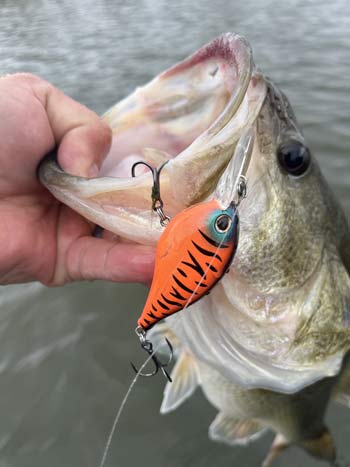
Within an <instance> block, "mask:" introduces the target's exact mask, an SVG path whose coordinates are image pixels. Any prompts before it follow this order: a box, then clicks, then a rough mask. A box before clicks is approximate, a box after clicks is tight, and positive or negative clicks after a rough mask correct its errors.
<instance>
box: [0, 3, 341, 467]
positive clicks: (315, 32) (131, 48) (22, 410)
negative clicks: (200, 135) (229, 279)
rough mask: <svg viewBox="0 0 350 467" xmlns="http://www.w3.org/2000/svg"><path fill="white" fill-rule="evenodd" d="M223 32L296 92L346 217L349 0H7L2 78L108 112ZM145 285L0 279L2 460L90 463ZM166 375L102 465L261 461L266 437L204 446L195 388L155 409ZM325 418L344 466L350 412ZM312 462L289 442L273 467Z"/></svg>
mask: <svg viewBox="0 0 350 467" xmlns="http://www.w3.org/2000/svg"><path fill="white" fill-rule="evenodd" d="M224 31H235V32H239V33H242V34H244V35H246V36H247V38H248V39H249V41H250V43H251V44H252V47H253V50H254V56H255V61H256V63H258V64H259V66H260V67H261V68H262V69H263V70H264V72H265V73H267V74H268V75H270V76H271V77H273V79H274V81H275V82H277V83H278V84H279V85H280V87H281V88H282V89H283V90H284V91H285V93H286V94H287V95H288V97H289V98H290V100H291V103H292V105H293V108H294V110H295V112H296V114H297V116H298V118H299V122H300V124H301V126H302V127H303V129H304V131H305V134H306V137H307V139H308V141H309V143H310V146H311V148H312V149H313V151H314V152H315V154H316V155H317V157H318V159H319V161H320V164H321V167H322V169H323V171H324V173H325V175H326V178H327V179H328V181H329V182H330V184H331V185H332V187H333V188H334V190H335V192H336V194H337V196H338V197H339V199H340V200H341V202H342V203H343V205H344V207H345V209H346V212H347V214H348V215H349V214H350V185H349V182H348V178H349V173H350V160H349V154H348V152H349V147H350V142H349V120H350V118H349V117H350V112H349V109H350V92H349V91H350V89H349V79H348V77H349V72H348V67H349V49H350V38H349V31H350V6H349V3H348V0H335V1H333V2H329V1H328V0H327V1H326V0H319V1H316V0H315V1H307V0H304V1H302V0H299V1H298V0H295V1H285V2H281V1H279V0H266V1H264V2H259V1H258V0H245V1H244V2H241V1H238V0H233V1H230V2H227V1H224V0H216V1H215V2H210V1H208V0H204V1H202V2H194V3H193V4H192V3H190V2H187V1H185V0H179V1H177V2H168V1H166V0H157V1H156V0H138V1H134V2H130V1H129V2H128V1H125V0H124V1H119V0H117V1H113V0H94V1H92V0H85V1H84V2H83V1H79V0H70V1H68V0H60V1H59V2H58V1H55V0H16V1H14V0H2V1H1V3H0V63H1V72H2V73H12V72H15V71H30V72H33V73H36V74H39V75H41V76H43V77H45V78H46V79H48V80H49V81H51V82H52V83H54V84H55V85H56V86H58V87H60V88H61V89H62V90H64V91H65V92H66V93H67V94H69V95H71V96H72V97H74V98H75V99H77V100H79V101H81V102H83V103H84V104H86V105H87V106H89V107H91V108H92V109H94V110H96V111H97V112H103V111H104V110H106V109H107V108H108V107H109V106H111V105H112V104H113V103H114V102H116V101H118V100H119V99H120V98H121V97H123V96H125V95H126V94H127V93H129V92H130V91H131V90H132V89H133V88H134V87H135V86H137V85H140V84H143V83H144V82H146V81H147V80H149V79H150V78H152V77H153V76H154V75H155V74H157V73H158V72H159V71H161V70H162V69H164V68H165V67H167V66H169V65H171V64H173V63H174V62H175V61H177V60H180V59H181V58H183V57H185V56H186V55H187V54H189V53H190V52H192V51H194V50H195V49H197V48H198V47H199V46H201V45H202V44H204V43H205V42H207V41H209V40H210V39H212V38H213V37H215V36H217V35H219V34H220V33H222V32H224ZM145 295H146V289H144V288H143V287H141V286H137V287H136V286H118V285H114V284H107V283H102V282H100V283H99V282H95V283H85V284H74V285H70V286H67V287H64V288H59V289H55V290H48V289H44V288H42V287H41V286H37V285H25V286H23V287H5V288H3V290H2V293H1V298H0V305H1V315H0V414H1V418H0V467H47V466H50V467H56V466H57V467H61V466H62V465H65V466H66V467H77V466H84V467H95V466H97V465H98V462H99V460H100V456H101V454H102V450H103V447H104V443H105V441H106V439H107V436H108V431H109V429H110V426H111V424H112V422H113V416H114V413H115V411H116V409H117V408H118V404H119V403H120V401H121V399H122V397H123V395H124V393H125V391H126V390H127V387H128V385H129V383H130V382H131V380H132V378H133V374H132V370H131V369H130V367H129V360H133V361H135V362H140V359H141V358H142V354H141V351H140V350H139V348H138V345H137V344H136V339H135V336H134V335H133V332H132V329H133V328H134V323H135V320H136V318H137V317H138V314H139V311H140V310H141V308H142V304H143V301H144V298H145ZM162 385H163V382H162V381H161V378H154V379H152V380H147V381H145V380H143V381H142V382H141V381H140V382H139V383H138V385H137V387H136V389H135V391H134V393H133V394H132V396H131V398H130V400H129V402H128V403H127V406H126V409H125V412H124V413H123V415H122V417H121V422H120V427H119V432H118V434H117V437H116V438H115V440H114V442H113V443H112V448H111V451H110V454H109V457H108V460H107V464H106V465H107V466H109V467H111V466H118V467H124V466H126V467H136V466H138V465H140V464H142V465H143V466H145V467H147V466H153V467H164V466H167V467H179V466H181V467H188V466H191V467H206V466H208V467H209V466H213V465H215V466H216V467H228V466H233V465H237V466H238V465H244V466H247V467H250V466H256V465H258V463H259V461H261V459H262V458H263V457H264V455H265V453H266V451H267V449H268V446H269V444H270V443H271V440H272V435H267V436H265V437H264V438H262V439H261V440H260V441H258V442H257V443H256V444H254V445H253V446H252V447H250V448H249V449H244V448H234V449H231V448H228V447H226V446H223V445H218V444H214V443H211V442H209V440H208V438H207V427H208V425H209V424H210V422H211V420H212V419H213V418H214V416H215V411H214V409H213V408H211V407H210V406H209V404H208V403H207V402H206V401H205V399H204V398H203V396H202V395H201V393H200V392H199V391H198V392H197V393H196V395H195V396H194V397H192V398H191V400H189V401H188V402H186V404H184V406H182V407H181V408H180V409H179V410H177V411H176V412H175V413H173V414H170V415H168V416H166V417H161V416H160V415H158V409H159V405H160V401H161V397H162ZM328 420H329V425H330V426H331V428H332V431H333V433H334V435H335V438H336V441H337V447H338V450H339V452H340V454H341V456H342V457H343V458H344V459H346V460H347V461H348V462H350V447H349V445H348V439H349V435H350V413H349V412H348V411H346V410H344V409H342V408H339V407H336V406H334V407H332V408H331V410H330V412H329V416H328ZM282 465H283V466H286V467H289V466H294V465H304V466H307V467H312V466H317V465H319V463H317V462H316V461H314V460H312V459H310V458H309V457H307V456H306V455H305V454H303V453H302V452H301V451H299V450H296V449H294V448H293V449H290V450H289V451H287V452H286V453H285V454H284V455H283V457H282V458H281V459H280V460H279V461H278V462H276V467H278V466H282Z"/></svg>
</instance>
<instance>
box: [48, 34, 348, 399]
mask: <svg viewBox="0 0 350 467" xmlns="http://www.w3.org/2000/svg"><path fill="white" fill-rule="evenodd" d="M103 118H104V120H105V121H106V122H107V123H108V124H109V125H110V126H111V128H112V130H113V135H114V138H113V144H112V147H111V151H110V154H109V155H108V157H107V159H106V161H105V162H104V164H103V166H102V168H101V172H100V176H99V177H98V178H95V179H84V178H80V177H76V176H72V175H69V174H67V173H65V172H64V171H63V170H62V169H61V168H60V167H59V166H58V164H57V161H56V160H55V159H54V158H52V157H51V158H48V159H46V160H45V161H44V162H43V163H42V165H41V167H40V171H39V174H40V178H41V181H42V182H43V183H44V184H45V185H46V186H47V187H48V189H49V190H50V191H51V192H52V193H53V194H54V196H56V197H57V198H58V199H59V200H61V201H62V202H64V203H66V204H67V205H69V206H70V207H72V209H74V210H76V211H77V212H79V213H80V214H82V215H83V216H84V217H86V218H87V219H89V220H91V221H92V222H95V223H97V224H98V225H100V226H102V227H104V228H105V229H107V230H109V231H111V232H114V233H115V234H117V235H118V236H119V237H120V238H122V239H127V240H128V241H130V240H131V241H135V242H138V243H143V244H156V243H157V241H158V239H159V237H160V235H161V234H162V232H163V228H162V226H161V225H160V223H159V219H158V218H157V216H156V215H155V214H154V213H153V212H152V209H151V192H152V186H153V177H152V174H151V173H150V172H148V171H147V170H146V171H144V172H142V170H140V169H141V167H137V170H136V176H135V177H131V176H130V175H131V167H132V165H133V164H134V163H135V162H138V161H140V160H143V161H146V162H147V163H150V164H152V165H154V166H159V165H161V164H163V163H164V162H165V161H168V162H167V164H166V165H165V166H164V168H163V169H162V172H161V175H160V191H161V197H162V200H163V202H164V210H165V212H166V214H167V215H169V216H174V215H175V214H176V213H178V212H179V211H181V210H183V209H184V208H186V207H188V206H191V205H193V204H195V203H198V202H201V201H204V200H208V199H211V198H214V199H216V200H217V201H218V202H219V204H220V205H221V206H222V207H223V208H226V207H227V206H228V205H229V203H230V202H232V201H233V200H235V197H236V196H237V183H238V179H239V176H240V175H244V176H245V180H246V184H247V193H246V197H245V199H243V200H241V199H240V200H239V206H238V212H239V218H240V240H239V245H238V249H237V252H236V256H235V258H234V261H233V264H232V266H231V268H230V272H229V273H228V274H226V275H225V277H224V278H223V279H222V280H221V281H220V283H218V284H217V285H216V286H215V288H214V289H213V290H212V292H211V294H210V295H209V296H206V297H205V298H203V299H202V300H200V301H198V302H196V303H195V304H193V305H191V307H189V308H188V309H186V310H185V311H183V312H180V313H177V314H175V315H173V316H171V317H169V318H168V319H167V323H168V325H169V326H170V327H171V328H172V330H173V332H174V333H175V334H176V335H177V336H179V338H180V340H181V341H182V343H183V345H185V346H186V347H187V348H188V349H189V350H190V351H191V352H192V354H193V355H194V356H195V357H196V358H198V359H200V360H202V361H204V362H205V363H207V364H209V365H211V366H212V367H214V368H216V369H217V370H218V371H220V372H221V373H222V374H223V375H225V376H226V377H227V378H229V379H230V380H232V381H233V382H235V383H239V384H241V385H243V386H245V387H247V388H254V387H262V388H266V389H272V390H276V391H281V392H286V393H291V392H295V391H297V390H299V389H301V388H302V387H304V386H306V385H308V384H312V383H313V382H315V381H317V380H318V379H321V378H323V377H325V376H332V375H335V374H336V373H337V372H338V371H339V369H340V366H341V362H342V359H343V356H344V354H345V353H346V352H347V350H348V348H349V339H350V333H349V328H348V321H349V317H348V309H349V306H350V301H349V297H350V293H349V290H350V289H349V277H348V272H347V268H349V264H350V252H349V245H350V242H349V239H350V235H349V231H348V227H347V223H346V220H345V218H344V215H343V213H342V210H341V208H340V207H339V205H338V204H337V202H336V200H335V199H334V197H333V195H332V193H331V190H330V189H329V187H328V186H327V184H326V182H325V180H324V178H323V176H322V174H321V172H320V169H319V167H318V165H317V161H316V160H315V158H314V157H313V155H312V154H311V151H310V149H309V148H308V146H307V143H306V142H305V139H304V136H303V134H302V132H301V130H300V129H299V127H298V124H297V122H296V119H295V116H294V114H293V111H292V109H291V106H290V104H289V102H288V100H287V98H286V97H285V96H284V94H282V93H281V92H280V91H279V90H278V88H277V87H276V86H275V85H274V84H273V83H272V82H271V81H270V80H269V79H268V78H266V77H265V76H264V75H263V74H262V73H261V72H260V70H258V69H257V68H256V67H255V65H254V63H253V59H252V52H251V48H250V46H249V44H248V42H247V41H246V40H245V39H244V38H242V37H241V36H238V35H235V34H224V35H222V36H220V37H219V38H217V39H215V40H214V41H212V42H211V43H209V44H208V45H206V46H204V47H203V48H202V49H200V50H199V51H198V52H196V53H195V54H193V55H192V56H190V57H189V58H187V59H186V60H184V61H183V62H181V63H179V64H177V65H175V66H174V67H172V68H170V69H169V70H167V71H165V72H163V73H161V74H160V75H159V76H157V77H156V78H155V79H154V80H153V81H151V82H150V83H148V84H147V85H145V86H143V87H140V88H138V89H136V91H135V92H134V93H132V94H131V95H130V96H128V97H126V98H125V99H124V100H122V101H121V102H119V103H118V104H117V105H115V106H114V107H112V108H111V109H110V110H109V111H108V112H107V113H106V114H105V115H104V117H103Z"/></svg>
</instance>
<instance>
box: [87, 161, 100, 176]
mask: <svg viewBox="0 0 350 467" xmlns="http://www.w3.org/2000/svg"><path fill="white" fill-rule="evenodd" d="M98 173H99V168H98V166H97V164H92V165H91V166H90V168H89V171H88V176H89V178H94V177H97V175H98Z"/></svg>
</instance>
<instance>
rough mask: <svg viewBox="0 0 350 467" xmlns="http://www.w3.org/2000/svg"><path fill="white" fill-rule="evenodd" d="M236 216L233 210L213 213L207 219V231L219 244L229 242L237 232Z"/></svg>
mask: <svg viewBox="0 0 350 467" xmlns="http://www.w3.org/2000/svg"><path fill="white" fill-rule="evenodd" d="M237 224H238V216H237V213H236V210H235V209H234V208H228V209H225V210H222V211H221V210H217V211H215V212H214V213H213V214H212V215H211V216H210V218H209V226H208V227H209V231H210V233H211V235H212V237H213V238H214V239H216V240H217V241H219V242H223V241H224V242H227V241H229V240H231V238H232V236H233V235H234V233H235V231H236V230H237Z"/></svg>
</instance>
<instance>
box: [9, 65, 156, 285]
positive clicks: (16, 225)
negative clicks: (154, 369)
mask: <svg viewBox="0 0 350 467" xmlns="http://www.w3.org/2000/svg"><path fill="white" fill-rule="evenodd" d="M0 115H1V120H0V226H1V228H0V245H1V248H0V284H11V283H19V282H28V281H33V280H37V281H40V282H42V283H43V284H45V285H49V286H55V285H62V284H64V283H66V282H70V281H75V280H93V279H104V280H110V281H116V282H144V283H147V282H149V281H150V279H151V277H152V273H153V264H154V249H153V248H151V247H146V246H141V245H132V244H123V243H120V242H116V241H112V240H107V239H101V238H94V237H93V236H92V232H93V230H94V228H95V226H93V225H92V224H90V223H89V222H87V221H86V220H85V219H83V218H82V217H81V216H80V215H78V214H77V213H75V212H73V211H72V210H71V209H70V208H68V207H66V206H64V205H63V204H61V203H60V202H58V201H57V200H56V199H55V198H54V197H53V196H52V195H51V194H50V193H49V192H48V191H47V190H46V189H45V188H44V187H43V186H42V185H41V184H40V182H39V180H38V177H37V167H38V164H39V162H40V160H41V159H42V158H43V157H44V156H45V155H46V154H47V153H48V152H50V151H51V150H52V149H53V148H54V147H55V146H57V147H58V161H59V164H60V165H61V166H62V168H63V169H64V170H65V171H67V172H70V173H72V174H74V175H80V176H84V177H93V176H95V175H96V174H97V171H98V167H99V166H100V165H101V163H102V161H103V159H104V158H105V156H106V155H107V153H108V150H109V148H110V144H111V131H110V129H109V127H108V126H106V125H105V124H104V123H103V122H102V121H101V120H100V118H99V117H98V116H97V115H96V114H95V113H94V112H92V111H91V110H89V109H87V108H86V107H84V106H83V105H81V104H79V103H78V102H76V101H74V100H72V99H71V98H69V97H68V96H66V95H64V94H63V93H62V92H61V91H59V90H58V89H57V88H55V87H53V86H52V85H51V84H49V83H48V82H47V81H44V80H42V79H41V78H39V77H37V76H33V75H29V74H16V75H8V76H5V77H2V78H0Z"/></svg>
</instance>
